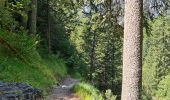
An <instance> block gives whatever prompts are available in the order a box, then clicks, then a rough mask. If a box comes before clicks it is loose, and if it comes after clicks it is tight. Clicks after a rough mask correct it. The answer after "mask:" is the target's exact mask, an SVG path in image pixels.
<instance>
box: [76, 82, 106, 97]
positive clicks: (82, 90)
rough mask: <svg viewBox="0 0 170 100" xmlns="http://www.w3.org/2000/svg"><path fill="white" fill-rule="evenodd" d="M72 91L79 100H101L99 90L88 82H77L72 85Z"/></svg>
mask: <svg viewBox="0 0 170 100" xmlns="http://www.w3.org/2000/svg"><path fill="white" fill-rule="evenodd" d="M73 91H74V92H75V93H76V94H77V95H78V96H79V97H80V98H81V100H103V97H102V95H101V94H100V92H99V90H97V89H96V88H95V87H94V86H92V85H90V84H88V83H84V82H82V83H79V84H77V85H75V86H74V87H73Z"/></svg>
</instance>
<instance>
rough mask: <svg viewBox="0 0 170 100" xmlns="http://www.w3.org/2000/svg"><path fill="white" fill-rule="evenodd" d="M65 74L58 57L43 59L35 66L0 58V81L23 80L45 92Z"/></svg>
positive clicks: (65, 71) (64, 67)
mask: <svg viewBox="0 0 170 100" xmlns="http://www.w3.org/2000/svg"><path fill="white" fill-rule="evenodd" d="M47 62H48V63H47ZM50 62H51V63H50ZM37 65H38V64H37ZM66 74H67V70H66V65H65V64H64V62H63V61H62V60H61V59H59V58H55V59H53V60H51V59H50V60H49V61H47V60H44V62H43V61H42V62H39V65H38V66H36V67H34V66H30V65H28V64H25V63H23V62H22V61H20V60H18V59H14V58H6V59H0V81H4V82H24V83H27V84H30V85H32V86H33V87H35V88H40V89H42V90H44V92H45V93H46V92H47V90H48V89H49V87H50V86H51V85H53V84H56V83H57V82H58V81H59V78H60V77H62V76H64V75H66Z"/></svg>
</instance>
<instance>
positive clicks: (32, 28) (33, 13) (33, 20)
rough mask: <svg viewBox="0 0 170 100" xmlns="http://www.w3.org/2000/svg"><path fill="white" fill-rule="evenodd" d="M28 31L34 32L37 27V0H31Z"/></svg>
mask: <svg viewBox="0 0 170 100" xmlns="http://www.w3.org/2000/svg"><path fill="white" fill-rule="evenodd" d="M30 22H31V23H30V27H29V31H30V33H31V34H35V33H36V29H37V27H36V26H37V0H32V11H31V20H30Z"/></svg>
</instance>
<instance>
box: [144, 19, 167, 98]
mask: <svg viewBox="0 0 170 100" xmlns="http://www.w3.org/2000/svg"><path fill="white" fill-rule="evenodd" d="M150 25H151V27H152V30H151V32H150V34H151V35H150V36H147V35H146V34H144V44H143V45H144V47H143V90H144V95H145V98H148V99H150V98H155V99H160V100H166V98H168V95H167V94H168V93H169V92H170V90H169V89H168V87H167V85H168V81H169V78H168V77H169V68H170V63H169V59H170V56H169V51H170V47H169V43H170V34H169V25H170V17H165V18H162V17H160V18H157V19H155V20H154V21H153V22H150Z"/></svg>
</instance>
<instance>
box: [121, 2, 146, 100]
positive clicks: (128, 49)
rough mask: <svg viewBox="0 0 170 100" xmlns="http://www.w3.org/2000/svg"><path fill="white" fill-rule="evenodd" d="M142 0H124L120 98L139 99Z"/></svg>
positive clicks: (122, 99)
mask: <svg viewBox="0 0 170 100" xmlns="http://www.w3.org/2000/svg"><path fill="white" fill-rule="evenodd" d="M142 9H143V0H125V18H124V22H125V23H124V47H123V82H122V96H121V100H140V96H141V94H140V91H141V85H142V84H141V80H142V78H141V77H142V12H143V11H142Z"/></svg>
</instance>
